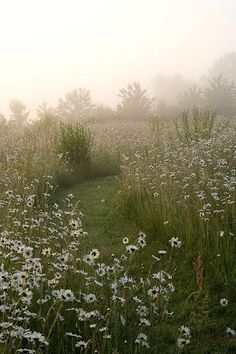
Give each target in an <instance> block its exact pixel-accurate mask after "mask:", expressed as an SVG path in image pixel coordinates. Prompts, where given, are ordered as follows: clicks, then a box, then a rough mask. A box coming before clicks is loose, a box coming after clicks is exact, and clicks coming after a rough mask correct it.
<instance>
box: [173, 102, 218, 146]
mask: <svg viewBox="0 0 236 354" xmlns="http://www.w3.org/2000/svg"><path fill="white" fill-rule="evenodd" d="M215 123H216V112H214V111H211V110H209V109H207V108H205V109H199V108H194V109H193V110H192V111H188V110H186V111H183V112H182V114H181V115H180V118H179V119H178V120H175V128H176V132H177V136H178V137H179V139H180V140H181V141H182V142H183V143H187V144H188V143H191V142H194V141H195V142H197V141H199V140H200V139H209V138H210V137H211V136H212V134H213V130H214V127H215Z"/></svg>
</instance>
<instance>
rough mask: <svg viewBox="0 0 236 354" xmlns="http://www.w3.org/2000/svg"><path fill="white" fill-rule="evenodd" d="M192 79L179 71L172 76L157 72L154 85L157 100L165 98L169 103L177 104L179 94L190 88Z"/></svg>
mask: <svg viewBox="0 0 236 354" xmlns="http://www.w3.org/2000/svg"><path fill="white" fill-rule="evenodd" d="M191 85H192V81H190V80H188V79H186V78H185V77H183V76H182V75H181V74H179V73H175V74H173V75H170V76H166V75H162V74H157V75H156V76H155V78H154V82H153V86H154V92H155V97H156V98H157V100H164V101H166V102H167V103H168V104H170V103H171V104H175V103H176V100H177V97H178V95H180V94H181V93H182V92H183V91H185V90H187V89H188V88H190V87H191Z"/></svg>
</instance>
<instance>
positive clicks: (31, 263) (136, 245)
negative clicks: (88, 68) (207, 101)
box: [0, 110, 236, 354]
mask: <svg viewBox="0 0 236 354" xmlns="http://www.w3.org/2000/svg"><path fill="white" fill-rule="evenodd" d="M0 128H1V129H0V166H1V169H0V174H1V179H0V256H1V262H0V284H1V286H0V316H1V321H0V353H4V354H10V353H24V354H27V353H28V354H36V353H37V354H44V353H45V354H46V353H47V354H72V353H94V354H95V353H99V354H129V353H131V354H139V353H154V354H155V353H164V354H165V353H167V354H168V353H174V354H177V353H195V354H203V353H204V354H207V353H214V354H217V353H219V354H223V353H236V301H235V299H236V205H235V202H236V124H235V122H234V120H233V119H232V120H231V121H229V120H227V119H225V118H223V117H218V116H216V115H215V114H213V113H211V112H209V111H207V110H205V111H194V112H192V113H191V112H185V113H183V114H179V115H178V116H177V117H176V119H174V120H172V119H168V120H167V119H163V118H161V117H157V116H156V117H154V118H152V119H149V120H146V121H141V122H135V121H124V120H122V119H121V120H119V119H115V118H114V119H110V120H109V121H100V120H99V119H97V120H90V121H88V122H83V124H82V125H80V124H74V125H72V124H65V123H64V124H62V123H60V122H59V121H57V120H55V119H50V118H45V119H41V120H39V121H35V122H32V123H31V124H26V125H25V126H22V127H21V128H20V129H19V127H18V126H14V125H13V124H10V123H4V124H3V123H2V126H1V127H0Z"/></svg>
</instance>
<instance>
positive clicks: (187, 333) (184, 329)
mask: <svg viewBox="0 0 236 354" xmlns="http://www.w3.org/2000/svg"><path fill="white" fill-rule="evenodd" d="M179 331H180V332H182V334H183V336H184V337H187V338H191V333H190V329H189V328H188V327H186V326H181V327H180V328H179Z"/></svg>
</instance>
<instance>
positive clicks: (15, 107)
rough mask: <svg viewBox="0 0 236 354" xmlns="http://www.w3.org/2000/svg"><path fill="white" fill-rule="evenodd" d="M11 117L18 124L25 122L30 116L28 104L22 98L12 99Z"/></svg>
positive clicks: (10, 105) (10, 104) (10, 106)
mask: <svg viewBox="0 0 236 354" xmlns="http://www.w3.org/2000/svg"><path fill="white" fill-rule="evenodd" d="M9 110H10V118H11V120H12V121H13V122H14V123H15V124H18V125H22V124H23V123H25V121H26V120H27V118H28V116H29V112H27V111H26V106H25V105H24V103H23V102H21V101H20V100H12V101H10V103H9Z"/></svg>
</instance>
